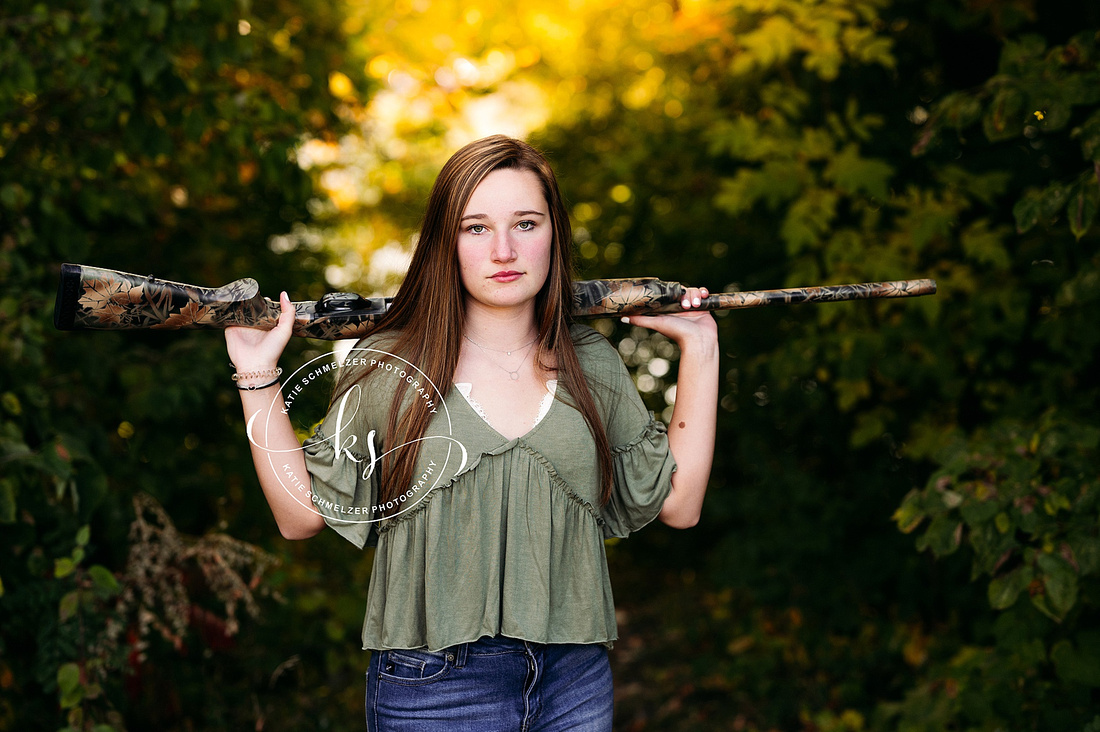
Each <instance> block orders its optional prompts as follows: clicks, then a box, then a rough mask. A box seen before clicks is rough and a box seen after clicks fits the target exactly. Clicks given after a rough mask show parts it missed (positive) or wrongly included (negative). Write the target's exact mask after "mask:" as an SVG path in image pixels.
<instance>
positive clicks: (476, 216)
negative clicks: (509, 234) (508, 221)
mask: <svg viewBox="0 0 1100 732" xmlns="http://www.w3.org/2000/svg"><path fill="white" fill-rule="evenodd" d="M512 215H513V216H545V215H546V214H545V213H543V212H542V211H513V212H512ZM487 218H489V216H488V214H482V213H478V214H467V215H466V216H463V217H462V218H461V219H459V221H465V220H466V219H487Z"/></svg>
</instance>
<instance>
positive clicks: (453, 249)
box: [334, 135, 612, 504]
mask: <svg viewBox="0 0 1100 732" xmlns="http://www.w3.org/2000/svg"><path fill="white" fill-rule="evenodd" d="M501 169H515V170H527V171H530V172H532V173H534V174H535V175H536V176H537V177H538V179H539V182H540V184H541V186H542V192H543V195H544V196H545V197H546V203H547V206H548V208H549V213H550V223H551V225H552V227H553V238H552V243H551V257H550V271H549V273H548V274H547V277H546V282H545V283H544V284H543V286H542V289H541V290H540V291H539V293H538V295H537V296H536V298H535V319H536V321H537V322H536V324H537V326H538V331H539V335H538V351H537V358H536V364H537V365H538V367H539V368H540V369H541V370H542V371H543V372H549V371H550V370H551V369H552V368H553V367H554V366H555V365H556V367H557V378H558V384H559V386H562V387H564V391H565V392H566V393H567V394H568V398H570V401H571V402H572V404H571V405H572V406H573V407H575V408H576V409H577V410H578V411H579V412H580V413H581V415H582V416H583V417H584V420H585V422H587V423H588V429H589V431H590V432H591V433H592V437H593V439H594V441H595V443H596V455H597V460H598V464H599V474H600V487H601V491H600V497H601V503H606V502H607V500H608V498H609V497H610V495H611V482H612V472H611V446H610V443H609V442H608V439H607V434H606V432H605V431H604V428H603V423H602V421H601V419H600V415H599V412H598V411H597V409H596V402H595V400H594V399H593V397H592V393H591V391H590V390H589V388H588V382H587V380H586V379H585V376H584V373H583V371H582V370H581V365H580V361H579V360H578V358H577V353H576V350H575V349H574V348H573V340H572V338H570V336H569V324H570V311H571V309H572V303H573V235H572V229H571V227H570V224H569V215H568V213H567V212H566V209H565V203H564V201H563V200H562V196H561V191H560V190H559V189H558V182H557V179H556V178H555V176H554V171H553V170H552V169H551V168H550V163H549V162H548V161H547V160H546V158H545V157H544V156H543V155H542V153H540V152H539V151H538V150H536V149H535V148H534V147H532V146H531V145H528V144H527V143H525V142H522V141H520V140H515V139H512V138H510V137H505V136H504V135H494V136H492V137H486V138H484V139H481V140H477V141H475V142H472V143H470V144H468V145H466V146H465V147H463V148H462V149H460V150H459V151H458V152H456V153H455V154H454V155H453V156H452V157H451V159H450V160H448V161H447V163H446V164H445V165H444V166H443V169H442V170H441V171H440V173H439V177H437V178H436V180H435V184H434V185H433V186H432V192H431V194H430V196H429V197H428V207H427V210H426V211H425V213H424V221H423V224H422V225H421V228H420V238H419V241H418V242H417V245H416V249H415V251H414V253H413V258H412V262H411V264H410V265H409V271H408V273H407V274H406V275H405V279H404V281H403V283H402V284H401V288H400V289H399V290H398V292H397V295H396V296H395V297H394V298H393V301H392V303H391V305H390V308H389V310H388V312H387V313H386V315H385V317H384V318H382V320H381V321H380V322H379V323H378V325H377V327H375V328H374V329H373V330H372V333H378V332H383V331H389V332H392V333H393V335H394V340H393V342H392V344H390V347H392V348H393V349H394V352H395V353H396V354H398V355H400V356H401V357H402V358H404V359H406V360H408V361H409V362H410V363H412V364H414V365H415V366H416V367H417V368H419V369H420V371H421V372H423V374H424V375H425V376H427V377H428V379H430V380H431V382H432V383H433V384H437V385H439V386H440V388H443V389H445V388H448V387H450V385H451V382H452V380H453V378H454V372H455V369H456V368H457V366H458V356H459V351H460V350H461V347H462V334H463V331H464V329H465V313H466V311H465V302H464V291H463V289H462V281H461V274H460V271H459V266H458V253H457V243H458V233H459V228H460V222H461V218H462V212H463V211H464V210H465V208H466V205H467V204H468V203H469V201H470V197H471V196H472V195H473V193H474V189H475V188H477V186H478V185H479V184H480V183H481V181H482V180H483V179H484V178H485V176H487V175H488V174H489V173H491V172H493V171H495V170H501ZM362 378H365V376H361V377H360V379H358V380H361V379H362ZM358 380H357V381H358ZM349 388H351V383H348V384H339V385H338V386H337V390H338V391H339V392H341V393H342V392H343V391H345V390H346V389H349ZM406 390H407V385H406V383H405V382H402V384H401V387H399V389H398V392H397V393H396V394H395V395H394V399H393V403H392V404H391V406H390V413H389V421H388V425H387V430H386V434H387V442H388V443H389V445H406V447H405V448H404V449H401V450H396V451H394V452H390V453H389V454H388V455H387V458H386V459H384V460H383V463H382V475H383V476H384V480H383V481H382V486H381V495H380V496H379V503H380V504H385V503H386V502H387V501H389V500H392V499H394V498H396V497H397V496H399V495H400V494H401V493H402V492H403V491H405V490H406V489H407V488H408V487H409V486H410V485H411V483H412V480H413V474H414V472H415V470H416V460H417V457H418V455H419V452H420V442H419V441H418V440H419V439H420V438H421V437H423V436H424V434H425V432H426V431H427V428H428V423H429V422H430V421H431V414H430V412H429V410H426V409H403V408H402V405H403V403H404V401H405V392H406ZM562 391H563V390H561V389H559V390H558V392H557V393H558V395H559V397H562V398H565V397H564V396H563V393H562ZM442 396H446V394H443V395H442ZM334 401H335V398H334ZM386 449H387V450H388V449H389V448H388V447H387V448H386Z"/></svg>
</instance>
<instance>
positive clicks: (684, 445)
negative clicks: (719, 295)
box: [659, 339, 718, 528]
mask: <svg viewBox="0 0 1100 732" xmlns="http://www.w3.org/2000/svg"><path fill="white" fill-rule="evenodd" d="M717 417H718V343H717V341H716V340H713V339H698V340H696V341H693V342H691V343H690V344H687V345H683V346H681V353H680V368H679V374H678V377H677V380H676V403H675V406H674V407H673V410H672V420H671V423H670V424H669V427H668V444H669V450H671V452H672V457H673V458H674V459H675V460H676V472H675V473H673V474H672V491H671V492H670V493H669V495H668V498H666V499H665V502H664V505H663V507H662V508H661V513H660V514H659V518H660V519H661V521H663V522H664V523H666V524H668V525H669V526H672V527H675V528H688V527H691V526H694V525H695V524H696V523H698V521H699V516H700V514H701V512H702V508H703V497H704V495H705V494H706V490H707V483H708V482H709V480H710V469H711V464H712V463H713V460H714V440H715V433H716V421H717Z"/></svg>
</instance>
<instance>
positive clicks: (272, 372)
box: [229, 364, 283, 391]
mask: <svg viewBox="0 0 1100 732" xmlns="http://www.w3.org/2000/svg"><path fill="white" fill-rule="evenodd" d="M229 365H230V366H233V364H229ZM233 368H236V366H233ZM282 374H283V367H282V366H276V367H275V368H273V369H264V370H263V371H246V372H244V373H243V374H233V376H232V377H231V378H232V379H233V381H235V382H238V383H237V388H238V389H240V390H241V391H258V390H260V389H266V388H267V387H269V386H275V385H276V384H278V383H279V377H280V376H282ZM257 376H274V377H275V379H274V380H273V381H269V382H267V383H266V384H250V385H248V386H241V385H240V383H239V382H240V380H241V379H254V378H256V377H257Z"/></svg>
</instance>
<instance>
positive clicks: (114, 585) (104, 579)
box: [88, 564, 121, 597]
mask: <svg viewBox="0 0 1100 732" xmlns="http://www.w3.org/2000/svg"><path fill="white" fill-rule="evenodd" d="M88 575H89V576H90V577H91V578H92V586H93V587H94V588H95V590H96V593H97V594H99V595H100V596H101V597H102V596H107V597H109V596H111V595H114V594H115V593H117V592H118V591H119V590H120V589H121V587H120V586H119V584H118V580H117V579H116V578H115V575H114V573H112V572H111V570H109V569H107V568H106V567H104V566H102V565H100V564H93V565H92V566H91V567H89V568H88Z"/></svg>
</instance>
